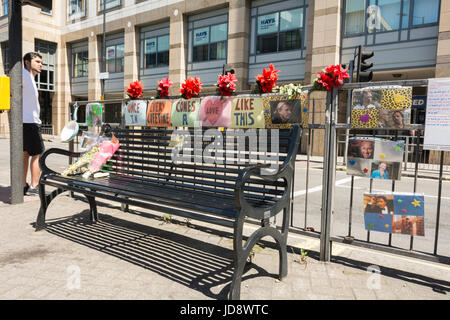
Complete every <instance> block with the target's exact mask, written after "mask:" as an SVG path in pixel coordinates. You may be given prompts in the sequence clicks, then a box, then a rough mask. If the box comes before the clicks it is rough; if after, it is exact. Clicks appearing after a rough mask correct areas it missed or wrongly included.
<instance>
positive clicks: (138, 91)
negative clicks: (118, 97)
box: [126, 81, 144, 99]
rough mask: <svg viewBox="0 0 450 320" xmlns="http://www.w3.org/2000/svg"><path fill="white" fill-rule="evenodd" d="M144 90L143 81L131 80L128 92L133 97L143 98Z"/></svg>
mask: <svg viewBox="0 0 450 320" xmlns="http://www.w3.org/2000/svg"><path fill="white" fill-rule="evenodd" d="M143 90H144V86H143V85H142V83H141V82H140V81H134V82H130V84H129V85H128V89H127V91H126V93H127V94H128V96H129V97H130V98H131V99H138V98H142V93H143Z"/></svg>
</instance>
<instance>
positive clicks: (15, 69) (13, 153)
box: [8, 0, 23, 204]
mask: <svg viewBox="0 0 450 320" xmlns="http://www.w3.org/2000/svg"><path fill="white" fill-rule="evenodd" d="M8 39H9V41H8V45H9V64H10V66H11V69H10V78H11V110H10V112H9V114H10V119H9V128H10V129H9V134H10V138H9V145H10V179H11V180H10V181H11V204H19V203H23V115H22V3H21V1H19V0H9V26H8Z"/></svg>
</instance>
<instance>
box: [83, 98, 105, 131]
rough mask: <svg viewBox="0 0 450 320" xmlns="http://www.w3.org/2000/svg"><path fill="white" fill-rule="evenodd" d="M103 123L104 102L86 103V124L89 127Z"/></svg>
mask: <svg viewBox="0 0 450 320" xmlns="http://www.w3.org/2000/svg"><path fill="white" fill-rule="evenodd" d="M102 124H103V104H101V103H88V104H87V105H86V125H87V126H88V127H92V126H101V125H102Z"/></svg>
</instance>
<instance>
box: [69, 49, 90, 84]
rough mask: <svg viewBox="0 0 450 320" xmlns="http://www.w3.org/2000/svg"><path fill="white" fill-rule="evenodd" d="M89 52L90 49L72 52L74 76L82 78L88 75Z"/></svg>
mask: <svg viewBox="0 0 450 320" xmlns="http://www.w3.org/2000/svg"><path fill="white" fill-rule="evenodd" d="M88 69H89V53H88V51H87V50H86V51H80V52H72V77H74V78H81V77H87V76H88Z"/></svg>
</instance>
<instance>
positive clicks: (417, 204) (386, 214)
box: [364, 192, 425, 236]
mask: <svg viewBox="0 0 450 320" xmlns="http://www.w3.org/2000/svg"><path fill="white" fill-rule="evenodd" d="M424 205H425V202H424V195H423V194H422V193H406V192H384V193H367V192H366V193H364V225H365V228H366V230H369V231H379V232H386V233H393V234H407V235H411V236H424V235H425V221H424V217H425V206H424Z"/></svg>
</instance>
